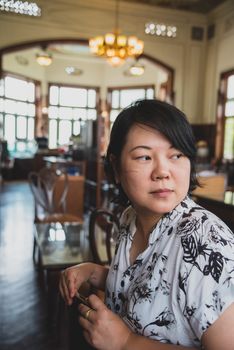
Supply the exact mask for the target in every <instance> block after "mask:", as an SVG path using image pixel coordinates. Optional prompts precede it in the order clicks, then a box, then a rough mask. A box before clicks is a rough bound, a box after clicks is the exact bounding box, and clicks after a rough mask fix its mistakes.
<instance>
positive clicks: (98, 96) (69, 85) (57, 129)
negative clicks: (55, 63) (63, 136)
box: [47, 82, 100, 147]
mask: <svg viewBox="0 0 234 350" xmlns="http://www.w3.org/2000/svg"><path fill="white" fill-rule="evenodd" d="M52 86H56V87H58V88H59V89H60V88H63V87H65V88H76V89H85V90H87V91H88V90H95V91H96V104H95V107H93V108H91V107H88V101H86V106H85V107H77V106H75V107H74V106H67V105H62V104H60V101H58V104H57V105H55V104H50V88H51V87H52ZM99 101H100V87H98V86H88V85H77V84H66V83H65V84H64V83H56V82H49V83H48V96H47V106H48V135H50V131H49V128H50V126H49V125H50V121H52V120H54V121H55V122H56V135H57V146H56V147H60V146H61V145H60V143H59V123H60V122H61V121H67V120H68V121H70V122H71V130H72V132H73V130H74V123H75V121H76V120H75V119H74V118H71V119H67V118H60V117H59V116H58V117H57V118H52V117H50V116H49V107H50V106H56V107H68V108H72V109H79V108H80V109H86V110H90V109H95V110H96V119H95V120H96V121H98V117H99V114H100V113H99V112H100V111H99V109H100V102H99ZM72 132H71V134H72ZM49 145H50V137H49ZM49 147H50V146H49Z"/></svg>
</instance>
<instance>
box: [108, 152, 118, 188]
mask: <svg viewBox="0 0 234 350" xmlns="http://www.w3.org/2000/svg"><path fill="white" fill-rule="evenodd" d="M110 162H111V165H112V169H113V173H114V178H115V183H116V184H118V183H120V179H119V172H118V166H117V160H116V157H115V156H114V155H113V154H111V155H110Z"/></svg>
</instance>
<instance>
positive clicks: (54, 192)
mask: <svg viewBox="0 0 234 350" xmlns="http://www.w3.org/2000/svg"><path fill="white" fill-rule="evenodd" d="M71 178H72V179H71ZM74 178H76V179H73V176H71V177H70V176H68V174H67V173H66V172H65V171H61V170H56V169H54V168H52V167H51V168H42V169H41V170H40V171H39V172H38V173H36V172H30V173H29V177H28V179H29V185H30V188H31V191H32V193H33V196H34V201H35V217H34V222H35V223H51V222H60V223H64V222H81V223H82V222H83V202H84V198H83V197H84V177H83V176H80V177H74ZM78 178H79V179H78ZM75 180H76V181H75ZM77 180H79V181H77ZM79 192H80V193H79ZM75 196H76V197H75ZM68 203H69V207H70V208H68V206H67V204H68ZM72 203H74V207H75V208H76V209H77V203H78V209H79V210H77V211H76V212H75V211H74V210H72V209H73V207H72ZM35 254H36V240H35V239H34V247H33V260H34V262H36V261H35Z"/></svg>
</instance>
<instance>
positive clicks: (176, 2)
mask: <svg viewBox="0 0 234 350" xmlns="http://www.w3.org/2000/svg"><path fill="white" fill-rule="evenodd" d="M124 1H127V2H139V3H142V4H147V5H153V6H159V7H164V8H170V9H175V10H184V11H191V12H198V13H203V14H207V13H209V12H210V11H211V10H213V9H214V8H215V7H217V6H218V5H220V4H222V3H224V2H225V1H226V0H124Z"/></svg>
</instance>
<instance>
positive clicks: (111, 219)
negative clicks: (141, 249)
mask: <svg viewBox="0 0 234 350" xmlns="http://www.w3.org/2000/svg"><path fill="white" fill-rule="evenodd" d="M118 230H119V220H118V218H117V216H116V215H115V214H113V213H112V212H110V211H108V210H106V209H95V210H94V211H92V212H91V214H90V219H89V243H90V249H91V253H92V257H93V261H94V262H95V263H97V264H101V265H110V263H111V260H112V257H113V253H114V250H115V239H116V235H117V232H118Z"/></svg>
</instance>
